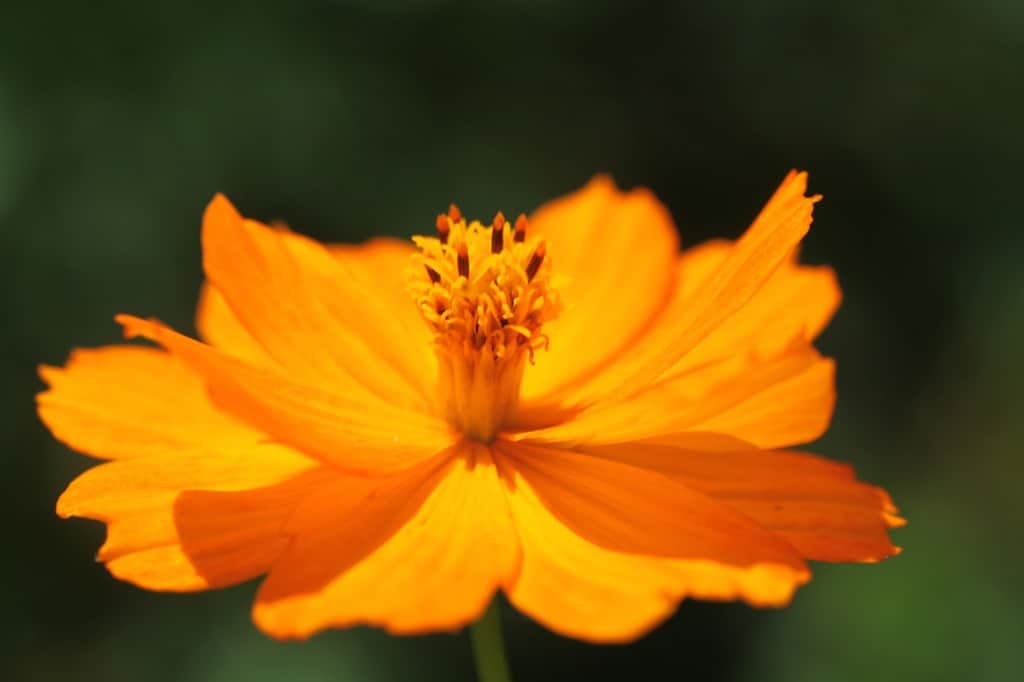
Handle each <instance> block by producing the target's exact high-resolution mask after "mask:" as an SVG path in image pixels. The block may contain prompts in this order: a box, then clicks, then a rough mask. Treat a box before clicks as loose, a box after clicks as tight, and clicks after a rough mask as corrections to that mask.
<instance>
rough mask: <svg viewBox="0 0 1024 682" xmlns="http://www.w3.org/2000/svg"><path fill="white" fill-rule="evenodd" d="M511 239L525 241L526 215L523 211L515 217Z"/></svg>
mask: <svg viewBox="0 0 1024 682" xmlns="http://www.w3.org/2000/svg"><path fill="white" fill-rule="evenodd" d="M512 239H514V240H515V241H517V242H524V241H526V215H525V214H523V213H520V214H519V217H518V218H516V231H515V234H514V235H513V237H512Z"/></svg>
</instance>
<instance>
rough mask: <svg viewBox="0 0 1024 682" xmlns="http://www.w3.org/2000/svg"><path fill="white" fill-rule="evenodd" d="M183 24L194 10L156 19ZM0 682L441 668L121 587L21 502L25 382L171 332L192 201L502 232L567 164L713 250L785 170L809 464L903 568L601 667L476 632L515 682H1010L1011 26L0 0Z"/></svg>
mask: <svg viewBox="0 0 1024 682" xmlns="http://www.w3.org/2000/svg"><path fill="white" fill-rule="evenodd" d="M191 5H194V6H191ZM0 38H2V40H0V249H2V250H0V253H2V256H3V266H2V267H0V304H2V308H3V310H4V313H5V315H4V318H5V319H4V322H3V325H4V328H3V329H4V331H3V334H2V337H0V344H2V351H3V352H2V355H0V357H2V360H0V362H2V371H3V374H2V377H3V393H2V394H0V401H2V402H0V420H2V421H0V425H2V428H0V439H2V445H3V447H2V450H0V452H2V457H3V458H4V459H3V475H2V476H0V486H2V491H0V513H2V517H3V519H4V522H5V528H6V537H5V542H4V555H5V560H4V561H3V562H2V563H0V609H2V611H0V613H2V615H3V618H2V621H0V659H2V667H0V677H2V678H3V679H14V680H49V679H63V680H68V679H73V680H104V681H110V682H116V681H119V680H140V679H145V680H158V681H159V680H194V681H221V680H256V681H259V680H283V679H288V680H418V679H422V680H455V679H465V680H469V679H472V662H471V658H470V652H469V644H468V640H467V638H466V636H465V635H464V634H460V635H457V636H449V635H441V636H433V637H425V638H411V639H391V638H388V637H386V636H384V635H382V634H380V633H378V632H374V631H369V630H356V631H348V632H331V633H327V634H324V635H321V636H318V637H316V638H315V639H313V640H312V641H310V642H307V643H292V644H284V645H282V644H278V643H275V642H272V641H271V640H268V639H265V638H263V637H262V636H261V635H259V634H258V632H257V631H256V630H255V629H254V627H253V626H252V625H251V624H250V621H249V615H248V609H249V603H250V600H251V597H252V594H253V591H254V585H251V584H250V585H245V586H242V587H239V588H235V589H232V590H228V591H224V592H218V593H209V594H198V595H189V596H169V595H160V594H151V593H146V592H143V591H140V590H136V589H134V588H132V587H130V586H127V585H124V584H121V583H118V582H116V581H114V580H113V579H111V578H110V577H109V576H108V575H107V574H106V572H105V571H104V569H103V567H102V566H101V565H99V564H96V563H94V562H93V561H92V555H93V553H94V552H95V550H96V549H97V547H98V546H99V544H100V542H101V540H102V527H101V526H100V525H99V524H95V523H90V522H85V521H73V522H61V521H58V519H57V518H56V517H55V515H54V512H53V504H54V500H55V499H56V497H57V495H58V494H59V493H60V491H61V490H62V489H63V487H64V486H65V485H66V484H67V482H68V481H70V480H71V478H72V477H73V476H74V475H75V474H76V473H77V472H79V471H82V470H83V469H84V468H86V467H87V466H89V464H90V462H89V460H87V459H86V458H84V457H80V456H78V455H75V454H72V453H71V452H69V451H68V450H66V449H65V448H63V447H62V446H60V445H58V444H57V443H56V442H55V441H54V440H52V439H51V438H50V437H49V435H48V434H47V433H46V432H45V430H44V429H43V428H42V427H41V426H40V424H39V423H38V421H37V419H36V417H35V413H34V406H33V395H34V394H35V393H36V392H37V391H38V390H39V389H40V388H41V384H40V382H39V381H38V379H37V378H36V375H35V365H36V364H37V363H39V362H48V363H61V362H63V360H64V358H65V357H66V354H67V353H68V351H69V350H70V349H71V348H72V347H73V346H96V345H102V344H107V343H111V342H115V341H117V340H118V339H119V330H118V329H117V327H116V326H115V325H114V324H113V322H112V320H111V317H112V316H113V315H114V314H115V313H117V312H121V311H127V312H132V313H138V314H142V315H157V316H159V317H161V318H162V319H164V320H165V321H167V322H169V323H172V324H173V325H175V326H177V327H179V328H185V329H189V328H191V323H192V312H193V305H194V301H195V299H196V293H197V290H198V287H199V283H200V279H201V274H200V253H199V240H198V237H199V231H198V228H199V219H200V215H201V211H202V209H203V206H204V205H205V203H206V202H207V201H208V199H209V198H210V196H211V195H212V194H213V193H214V192H216V191H224V192H226V193H227V194H228V196H230V197H231V198H232V199H233V200H234V201H235V202H236V203H237V205H238V206H239V207H240V208H241V209H242V210H243V211H244V212H246V213H247V214H249V215H253V216H255V217H259V218H262V219H265V220H272V219H284V220H286V221H287V222H288V223H289V224H291V225H292V226H294V227H295V228H296V229H298V230H300V231H302V232H305V233H307V234H311V235H314V236H316V237H318V238H321V239H325V240H334V241H352V240H361V239H364V238H366V237H368V236H370V235H374V234H379V233H391V234H396V235H407V234H410V233H412V232H417V231H422V230H429V229H430V226H431V224H432V216H433V215H435V214H436V212H437V211H438V210H440V209H443V208H444V206H446V205H447V202H448V201H450V200H453V199H454V200H457V201H459V202H460V204H461V205H462V207H463V209H464V210H465V211H466V212H467V213H469V214H471V215H479V216H484V217H487V216H490V215H491V214H492V213H493V211H494V210H495V209H496V208H501V209H503V210H504V211H505V212H506V214H515V213H517V212H519V211H528V210H530V209H531V208H533V207H534V206H536V205H537V204H538V203H539V202H541V201H543V200H545V199H547V198H550V197H553V196H557V195H559V194H562V193H564V192H566V191H568V190H571V189H573V188H575V187H577V186H579V185H580V184H582V183H583V182H585V181H586V180H587V179H588V178H589V176H590V175H591V174H593V173H595V172H597V171H609V172H611V173H613V174H614V175H615V177H616V178H617V179H618V180H619V182H620V183H622V184H625V185H627V186H628V185H635V184H643V185H648V186H650V187H652V188H653V189H654V190H655V191H656V192H657V194H658V195H659V196H660V197H661V198H662V199H663V200H664V201H665V202H666V203H667V204H668V206H669V207H670V209H671V211H672V213H673V215H674V216H675V218H676V220H677V223H678V225H679V228H680V231H681V233H682V235H683V239H684V242H685V243H687V244H691V245H692V244H694V243H696V242H699V241H701V240H703V239H706V238H708V237H711V236H722V235H727V236H735V235H737V234H739V232H740V231H741V230H742V229H743V228H744V227H745V226H746V224H747V223H748V222H749V221H750V219H751V218H752V217H753V216H754V215H755V213H756V211H757V209H758V208H759V207H760V205H761V204H762V203H763V201H764V200H765V199H766V198H767V196H768V195H769V193H770V192H771V190H772V189H773V188H774V186H775V185H776V184H777V183H778V181H779V180H780V179H781V178H782V177H783V175H784V173H785V172H786V170H787V169H789V168H790V167H794V166H795V167H800V168H807V169H809V170H810V171H811V186H812V189H813V190H814V191H818V192H821V193H823V194H824V195H825V201H824V202H823V203H822V204H821V205H819V207H818V211H817V212H816V218H817V219H816V221H815V225H814V228H813V230H812V232H811V235H810V236H809V238H808V239H807V241H806V246H805V249H804V254H805V258H806V259H807V260H808V261H810V262H822V263H831V264H833V265H835V266H836V268H837V269H838V272H839V275H840V280H841V281H842V283H843V286H844V290H845V295H846V299H845V303H844V306H843V308H842V310H841V312H840V314H839V316H838V318H837V319H836V321H835V322H834V323H833V325H832V327H831V328H830V329H829V331H828V332H827V333H826V335H825V336H824V337H823V339H822V342H821V344H820V345H821V347H822V348H823V350H824V351H825V352H826V353H828V354H831V355H834V356H836V357H837V358H838V360H839V370H840V371H839V378H838V383H839V396H840V398H839V405H838V411H837V413H836V417H835V420H834V424H833V428H832V430H831V431H830V432H829V435H828V436H827V437H826V438H825V439H824V441H823V442H822V443H821V444H820V445H819V446H818V447H817V448H816V449H817V450H818V451H821V452H825V453H828V454H829V455H830V456H833V457H836V458H839V459H844V460H848V461H852V462H853V463H855V464H856V466H857V468H858V470H859V471H860V473H861V475H862V476H863V477H864V478H866V479H868V480H871V481H875V482H878V483H882V484H884V485H885V486H886V487H888V488H889V489H890V490H891V491H892V493H893V495H894V496H895V498H896V500H897V502H898V503H900V505H901V507H902V508H903V510H904V511H905V513H906V515H907V516H908V518H909V519H910V525H909V526H908V527H907V528H905V529H903V530H900V531H897V532H896V536H895V537H896V538H897V542H898V543H899V544H901V545H903V546H904V547H905V552H904V554H903V555H902V556H900V557H898V558H897V559H894V560H890V561H887V562H885V563H883V564H881V565H877V566H824V565H822V566H818V567H817V578H816V580H815V581H814V582H812V583H811V584H810V585H809V586H807V587H806V588H804V589H803V590H802V591H801V592H800V593H799V594H798V595H797V598H796V600H795V602H794V604H793V605H792V607H791V608H789V609H787V610H782V611H755V610H752V609H749V608H747V607H744V606H741V605H713V604H700V603H689V602H688V603H685V604H683V606H682V607H681V608H680V610H679V613H678V614H677V615H676V616H675V617H674V618H673V619H672V620H671V621H670V622H669V623H667V624H666V625H664V626H663V627H661V628H660V629H658V630H657V631H655V632H654V633H652V634H651V635H650V636H648V637H647V638H645V639H643V640H641V641H640V642H637V643H636V644H634V645H631V646H626V647H605V648H597V647H590V646H586V645H583V644H580V643H577V642H573V641H569V640H565V639H562V638H559V637H557V636H555V635H552V634H550V633H548V632H546V631H544V630H542V629H541V628H540V627H538V626H536V625H534V624H532V623H531V622H529V621H528V620H526V619H525V618H524V617H522V616H519V615H518V614H515V613H512V612H511V611H508V610H506V613H505V617H506V626H507V634H508V637H509V648H510V656H511V663H512V666H513V669H514V671H515V673H516V674H517V677H518V679H520V680H535V679H536V680H543V679H588V680H622V679H651V680H662V679H688V680H705V679H721V680H749V681H755V680H756V681H758V682H761V681H764V680H785V681H787V682H790V681H793V680H815V681H835V682H843V681H847V680H866V679H874V680H904V681H908V682H909V681H913V680H921V681H922V682H924V681H929V682H931V681H935V680H978V681H987V680H1015V679H1020V677H1019V675H1020V674H1021V672H1020V671H1021V667H1022V666H1021V662H1020V659H1021V651H1022V646H1024V626H1022V622H1024V616H1022V615H1021V613H1022V609H1021V607H1022V606H1024V586H1022V581H1021V568H1020V567H1021V564H1022V562H1024V543H1022V542H1021V539H1022V538H1021V528H1022V521H1024V506H1022V505H1021V504H1020V497H1021V496H1020V492H1019V491H1020V487H1021V471H1022V467H1021V463H1020V459H1021V444H1022V443H1024V420H1022V419H1021V414H1022V408H1024V392H1022V391H1021V390H1020V387H1021V386H1022V385H1024V353H1022V352H1021V351H1022V349H1024V268H1022V266H1021V259H1022V256H1024V235H1022V230H1021V221H1020V217H1019V208H1018V206H1017V204H1018V201H1017V199H1018V198H1019V197H1020V194H1021V190H1020V186H1021V180H1022V172H1021V167H1022V161H1024V85H1022V82H1024V81H1022V77H1021V73H1022V72H1024V4H1022V3H1020V2H1013V1H1011V0H981V1H980V2H975V3H966V2H952V1H948V0H939V1H937V2H936V1H928V2H925V1H923V0H921V1H917V2H900V1H896V2H892V1H882V0H868V1H866V2H857V3H852V2H851V3H822V2H820V1H814V0H775V1H773V2H751V1H749V0H748V1H743V2H723V3H706V4H701V5H698V4H697V3H683V2H645V3H627V2H608V1H605V0H590V1H589V2H578V3H570V2H556V1H553V0H552V1H544V0H500V1H492V2H488V3H479V4H473V3H468V2H446V1H441V0H417V1H415V2H397V0H388V1H383V0H349V1H342V0H335V1H329V0H321V1H318V2H300V1H293V2H289V3H276V4H273V3H269V2H261V1H260V0H250V1H249V2H245V3H228V2H207V3H202V4H200V3H194V4H192V3H128V2H97V3H73V2H58V3H45V2H39V3H34V4H33V3H27V2H22V3H8V4H6V5H5V7H4V10H3V20H2V25H0Z"/></svg>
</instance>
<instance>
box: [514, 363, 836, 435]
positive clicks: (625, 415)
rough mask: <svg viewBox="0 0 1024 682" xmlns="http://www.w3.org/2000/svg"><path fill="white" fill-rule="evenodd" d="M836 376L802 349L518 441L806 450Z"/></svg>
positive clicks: (602, 408) (668, 383) (633, 397)
mask: <svg viewBox="0 0 1024 682" xmlns="http://www.w3.org/2000/svg"><path fill="white" fill-rule="evenodd" d="M740 360H741V361H742V358H741V359H740ZM723 367H725V368H726V370H727V371H725V372H723V371H722V369H723ZM744 367H746V366H745V365H744ZM834 372H835V367H834V363H833V362H832V361H831V360H829V359H827V358H822V357H821V356H820V355H818V354H817V352H816V351H815V350H814V349H813V348H811V347H810V346H806V345H804V346H802V347H796V348H793V349H792V350H791V351H790V352H789V353H788V354H786V355H782V356H780V357H778V358H776V359H774V360H771V361H766V362H763V363H760V364H755V365H753V366H750V367H747V368H746V370H745V371H742V372H738V371H736V370H735V369H733V368H730V367H729V366H728V365H720V364H713V365H709V366H707V367H703V368H699V369H695V370H693V371H690V372H686V373H684V374H682V375H681V376H678V377H667V378H665V379H663V380H661V381H659V382H657V383H654V384H652V385H649V386H646V387H643V388H642V389H641V390H639V391H638V392H636V393H627V394H625V395H624V396H623V399H621V400H617V401H606V402H603V403H598V404H596V405H594V406H592V407H590V408H588V409H585V410H583V411H581V412H579V413H578V414H576V415H575V416H574V417H573V418H572V419H569V420H568V421H566V422H565V423H563V424H559V425H556V426H553V427H549V428H542V429H538V430H534V431H526V432H524V433H520V434H517V435H516V436H515V438H516V439H517V440H529V441H537V442H546V443H559V442H560V443H567V444H570V445H572V444H591V445H595V444H602V443H621V442H627V441H633V440H640V439H645V438H653V437H659V436H666V435H673V434H677V433H681V432H683V433H685V432H691V431H699V432H707V433H717V434H722V435H727V436H731V437H734V438H738V439H740V440H743V441H746V442H748V443H753V444H755V445H757V446H758V447H764V448H771V447H782V446H787V445H793V444H797V443H806V442H808V441H811V440H814V439H815V438H817V437H818V436H820V435H821V434H822V433H823V432H824V431H825V429H826V428H828V423H829V420H830V419H831V416H832V409H833V406H834V403H835V390H834ZM723 374H724V378H723Z"/></svg>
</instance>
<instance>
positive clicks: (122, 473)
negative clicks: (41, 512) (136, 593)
mask: <svg viewBox="0 0 1024 682" xmlns="http://www.w3.org/2000/svg"><path fill="white" fill-rule="evenodd" d="M333 475H334V474H329V473H328V472H327V470H325V469H324V468H323V467H320V465H318V464H317V463H316V462H314V461H313V460H310V459H308V458H306V457H303V456H301V455H298V454H297V453H294V452H292V451H290V450H288V449H287V448H283V447H280V446H274V445H267V444H265V445H258V446H252V447H249V448H245V449H239V450H235V451H229V452H216V453H214V452H211V451H209V450H191V451H187V452H186V451H183V452H178V453H175V454H172V455H151V456H146V457H135V458H133V459H125V460H119V461H116V462H109V463H107V464H103V465H100V466H97V467H93V468H92V469H90V470H88V471H86V472H85V473H84V474H82V475H81V476H79V477H78V478H77V479H75V480H74V481H73V482H72V483H71V485H70V486H68V489H67V490H66V491H64V494H63V495H61V497H60V499H59V500H58V502H57V513H58V514H60V515H61V516H62V517H65V518H67V517H69V516H80V517H85V518H90V519H96V520H99V521H104V522H106V524H107V540H106V542H105V543H104V545H103V547H102V548H101V549H100V552H99V555H98V556H97V559H99V560H100V561H104V562H106V563H107V567H108V568H109V569H110V571H111V573H113V574H114V575H115V576H117V577H118V578H120V579H122V580H126V581H129V582H132V583H134V584H136V585H139V586H141V587H145V588H148V589H154V590H168V591H192V590H203V589H208V588H214V587H224V586H226V585H232V584H235V583H238V582H242V581H245V580H249V579H251V578H253V577H256V576H257V575H260V574H262V573H265V572H266V571H267V570H268V569H269V567H270V565H271V563H272V562H273V561H274V560H275V559H276V558H277V557H278V556H279V555H280V554H281V552H282V551H283V549H284V547H285V545H286V544H287V541H288V538H287V537H286V536H285V535H284V534H283V533H282V529H283V526H284V521H285V519H287V518H288V516H289V515H290V514H291V512H292V510H293V509H294V507H295V505H296V504H297V503H298V501H299V500H301V499H302V498H303V497H304V496H306V495H308V494H309V493H310V491H312V490H315V489H316V485H317V484H318V483H322V481H323V480H324V479H325V478H328V477H330V476H333ZM194 491H219V492H194Z"/></svg>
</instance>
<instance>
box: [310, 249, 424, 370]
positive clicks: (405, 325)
mask: <svg viewBox="0 0 1024 682" xmlns="http://www.w3.org/2000/svg"><path fill="white" fill-rule="evenodd" d="M328 248H329V249H330V252H331V254H332V255H333V256H334V257H335V258H337V259H338V260H339V261H340V262H341V263H342V265H343V267H344V268H346V269H347V270H348V271H349V273H351V275H352V277H354V278H356V279H357V280H358V281H359V282H360V285H361V286H362V287H363V288H365V289H367V290H372V291H374V292H376V296H377V298H378V299H379V300H380V302H381V304H382V305H383V306H384V307H385V308H387V310H388V313H389V314H390V315H392V316H393V317H394V319H395V322H397V323H398V324H400V325H401V327H402V333H403V334H404V335H405V337H406V339H407V342H406V344H405V348H406V352H407V353H409V354H410V358H411V359H414V360H415V361H416V362H417V363H421V366H422V368H423V369H422V374H423V376H425V377H428V378H430V379H433V378H434V377H435V376H436V374H437V357H436V356H435V355H434V338H433V335H432V334H431V332H430V329H429V328H428V327H427V325H426V323H424V321H423V317H422V316H421V314H420V311H419V308H418V307H417V306H416V303H415V301H414V300H413V297H412V296H411V295H410V294H409V288H408V277H407V276H406V272H407V271H408V269H409V262H410V258H411V256H412V254H413V253H415V252H416V248H415V247H414V246H413V244H412V242H411V241H402V240H399V239H391V238H388V237H379V238H377V239H371V240H370V241H368V242H366V243H363V244H332V245H330V246H329V247H328Z"/></svg>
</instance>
